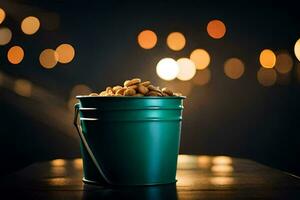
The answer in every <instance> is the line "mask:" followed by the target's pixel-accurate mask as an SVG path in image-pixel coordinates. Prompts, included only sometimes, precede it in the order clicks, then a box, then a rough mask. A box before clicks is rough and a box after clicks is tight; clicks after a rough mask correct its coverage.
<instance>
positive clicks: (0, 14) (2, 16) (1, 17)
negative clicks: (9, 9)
mask: <svg viewBox="0 0 300 200" xmlns="http://www.w3.org/2000/svg"><path fill="white" fill-rule="evenodd" d="M5 16H6V14H5V11H4V10H3V9H2V8H0V24H1V23H2V22H3V21H4V19H5Z"/></svg>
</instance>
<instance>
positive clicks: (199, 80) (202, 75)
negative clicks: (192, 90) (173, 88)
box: [192, 68, 211, 85]
mask: <svg viewBox="0 0 300 200" xmlns="http://www.w3.org/2000/svg"><path fill="white" fill-rule="evenodd" d="M210 79H211V72H210V70H209V69H208V68H206V69H203V70H198V71H197V73H196V75H195V77H194V78H193V80H192V81H193V83H194V84H195V85H205V84H207V83H208V82H209V81H210Z"/></svg>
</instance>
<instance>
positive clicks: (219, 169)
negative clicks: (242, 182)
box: [210, 165, 234, 173]
mask: <svg viewBox="0 0 300 200" xmlns="http://www.w3.org/2000/svg"><path fill="white" fill-rule="evenodd" d="M210 170H211V171H212V172H214V173H230V172H233V170H234V169H233V167H232V166H231V165H213V166H212V167H211V169H210Z"/></svg>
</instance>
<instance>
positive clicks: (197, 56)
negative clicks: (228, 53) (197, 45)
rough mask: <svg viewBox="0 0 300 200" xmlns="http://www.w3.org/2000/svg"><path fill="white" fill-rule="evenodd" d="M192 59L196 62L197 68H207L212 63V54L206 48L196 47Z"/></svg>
mask: <svg viewBox="0 0 300 200" xmlns="http://www.w3.org/2000/svg"><path fill="white" fill-rule="evenodd" d="M190 59H191V60H192V61H193V62H194V63H195V65H196V68H197V69H200V70H202V69H205V68H206V67H207V66H208V65H209V63H210V56H209V54H208V52H207V51H206V50H204V49H195V50H194V51H193V52H192V53H191V55H190Z"/></svg>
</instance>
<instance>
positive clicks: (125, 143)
mask: <svg viewBox="0 0 300 200" xmlns="http://www.w3.org/2000/svg"><path fill="white" fill-rule="evenodd" d="M77 99H79V102H80V103H79V116H80V124H81V127H82V128H81V129H82V134H83V135H84V137H85V139H86V142H87V143H88V145H89V147H90V150H91V151H92V153H93V156H94V158H95V159H96V160H97V162H98V163H99V166H100V168H101V171H102V174H101V173H99V170H98V169H97V168H96V167H95V164H94V162H93V160H92V159H91V156H90V154H89V152H88V151H87V149H86V148H85V146H84V145H83V143H81V152H82V158H83V170H84V173H83V174H84V177H83V180H84V181H85V182H88V183H96V184H103V183H107V180H109V183H110V184H113V185H156V184H167V183H173V182H176V179H175V177H176V168H177V157H178V152H179V144H180V132H181V121H182V109H183V99H184V97H87V96H78V97H77ZM103 176H105V178H104V177H103Z"/></svg>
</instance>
